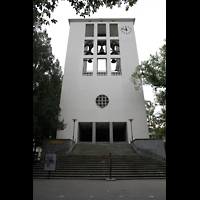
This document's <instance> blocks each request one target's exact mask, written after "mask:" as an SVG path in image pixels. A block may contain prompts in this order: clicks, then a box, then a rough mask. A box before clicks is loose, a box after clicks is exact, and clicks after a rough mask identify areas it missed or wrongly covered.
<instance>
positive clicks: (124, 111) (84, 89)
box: [57, 20, 149, 141]
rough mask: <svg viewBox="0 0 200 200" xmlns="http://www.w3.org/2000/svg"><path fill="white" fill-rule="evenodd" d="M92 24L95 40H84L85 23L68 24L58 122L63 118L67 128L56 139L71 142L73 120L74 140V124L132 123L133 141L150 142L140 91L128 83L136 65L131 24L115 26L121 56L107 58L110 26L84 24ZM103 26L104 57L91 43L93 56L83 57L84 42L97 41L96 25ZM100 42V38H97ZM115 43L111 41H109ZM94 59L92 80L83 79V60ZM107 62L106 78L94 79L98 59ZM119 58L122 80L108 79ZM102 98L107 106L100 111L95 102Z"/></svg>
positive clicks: (135, 50)
mask: <svg viewBox="0 0 200 200" xmlns="http://www.w3.org/2000/svg"><path fill="white" fill-rule="evenodd" d="M91 21H92V20H91ZM87 23H92V24H94V37H92V38H90V37H85V24H86V22H85V21H84V20H83V22H81V20H80V22H71V23H70V33H69V39H68V40H69V41H68V48H67V55H66V63H65V71H64V79H63V85H62V93H61V102H60V106H61V117H60V118H61V119H63V118H64V121H65V123H67V127H66V129H65V130H63V131H58V132H57V139H72V134H73V124H74V122H73V120H72V119H77V121H76V122H75V138H76V137H77V132H78V123H77V122H127V121H128V119H134V120H133V136H134V139H135V138H149V133H148V127H147V121H146V112H145V103H144V96H143V91H142V90H141V91H135V89H134V85H133V83H131V81H130V80H129V78H130V76H131V74H132V73H133V71H134V70H135V68H136V66H137V65H138V64H139V62H138V54H137V48H136V41H135V34H134V28H133V22H131V21H127V22H122V21H120V22H112V23H118V29H119V30H118V34H119V37H115V39H118V40H119V44H120V55H115V56H112V55H109V52H110V48H109V45H110V37H109V35H110V34H109V22H87ZM98 23H103V24H106V28H107V37H101V39H104V38H105V39H106V40H107V55H106V56H104V55H96V54H97V44H96V43H95V42H94V55H89V56H85V55H84V40H86V39H87V40H89V39H94V41H95V39H97V24H98ZM125 25H128V26H130V27H132V32H131V34H127V35H125V34H123V33H121V31H120V29H121V27H122V26H125ZM99 38H100V37H99ZM112 39H114V38H112ZM86 57H87V58H90V57H91V58H93V64H94V71H93V76H83V75H82V67H83V58H86ZM100 57H102V58H105V57H106V58H107V71H108V74H107V76H97V73H96V72H97V58H100ZM114 57H116V58H121V70H122V76H111V69H110V67H111V66H110V59H111V58H114ZM100 94H105V95H107V96H108V98H109V104H108V105H107V106H106V107H104V108H100V107H98V106H97V105H96V102H95V99H96V97H97V96H98V95H100ZM127 128H128V141H129V140H130V138H131V126H130V122H129V121H128V127H127Z"/></svg>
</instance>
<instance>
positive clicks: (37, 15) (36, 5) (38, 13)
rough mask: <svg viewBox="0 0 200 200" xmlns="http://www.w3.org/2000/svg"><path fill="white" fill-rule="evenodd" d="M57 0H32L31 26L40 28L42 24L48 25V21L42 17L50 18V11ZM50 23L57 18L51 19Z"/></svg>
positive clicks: (56, 4)
mask: <svg viewBox="0 0 200 200" xmlns="http://www.w3.org/2000/svg"><path fill="white" fill-rule="evenodd" d="M57 2H58V0H33V26H34V27H36V26H37V27H38V28H39V29H41V26H42V24H45V25H49V24H50V23H49V21H48V20H47V19H45V18H44V17H45V16H46V17H48V18H51V12H53V11H54V9H55V7H56V6H58V3H57ZM51 22H52V23H56V22H57V20H55V19H51Z"/></svg>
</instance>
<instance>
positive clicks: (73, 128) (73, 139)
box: [72, 119, 77, 141]
mask: <svg viewBox="0 0 200 200" xmlns="http://www.w3.org/2000/svg"><path fill="white" fill-rule="evenodd" d="M72 120H73V121H74V128H73V141H74V129H75V122H76V120H77V119H72Z"/></svg>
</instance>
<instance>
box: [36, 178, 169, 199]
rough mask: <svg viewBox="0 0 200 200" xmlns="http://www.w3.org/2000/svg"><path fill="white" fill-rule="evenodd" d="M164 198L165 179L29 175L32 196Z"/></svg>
mask: <svg viewBox="0 0 200 200" xmlns="http://www.w3.org/2000/svg"><path fill="white" fill-rule="evenodd" d="M36 199H37V200H45V199H46V200H56V199H59V200H67V199H69V200H79V199H80V200H86V199H87V200H115V199H119V200H120V199H121V200H122V199H131V200H143V199H144V200H145V199H152V200H165V199H166V180H116V181H104V180H51V179H49V180H48V179H43V180H42V179H33V200H36Z"/></svg>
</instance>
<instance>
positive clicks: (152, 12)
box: [43, 0, 166, 101]
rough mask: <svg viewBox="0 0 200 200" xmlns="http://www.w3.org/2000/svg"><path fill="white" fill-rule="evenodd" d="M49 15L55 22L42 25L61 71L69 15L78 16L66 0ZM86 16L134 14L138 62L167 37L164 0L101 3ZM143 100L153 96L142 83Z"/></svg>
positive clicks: (131, 15)
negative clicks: (111, 7)
mask: <svg viewBox="0 0 200 200" xmlns="http://www.w3.org/2000/svg"><path fill="white" fill-rule="evenodd" d="M51 18H54V19H56V20H58V22H57V23H56V24H52V23H51V25H50V26H43V29H44V28H45V29H47V33H48V35H49V37H51V45H52V51H53V55H54V56H55V58H56V59H58V60H59V61H60V65H61V67H62V70H63V72H64V64H65V57H66V51H67V42H68V33H69V23H68V19H70V18H80V16H79V15H76V11H75V10H74V9H73V7H71V5H70V3H69V2H68V1H59V3H58V6H57V7H56V8H55V10H54V12H53V13H52V15H51ZM86 18H135V25H134V30H135V36H136V44H137V50H138V57H139V64H140V63H141V61H144V60H148V59H149V56H150V54H153V55H154V54H155V53H156V51H157V52H158V51H159V47H161V46H162V45H163V44H164V41H163V40H164V39H165V38H166V0H138V2H137V3H136V4H135V5H134V6H133V7H132V8H129V11H125V5H122V6H121V8H118V7H117V6H115V7H113V9H110V8H106V7H101V8H100V9H99V10H98V11H97V13H95V14H91V15H90V17H86ZM143 90H144V98H145V100H151V101H152V100H153V99H154V97H153V93H152V90H151V88H150V87H147V86H145V87H143Z"/></svg>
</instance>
